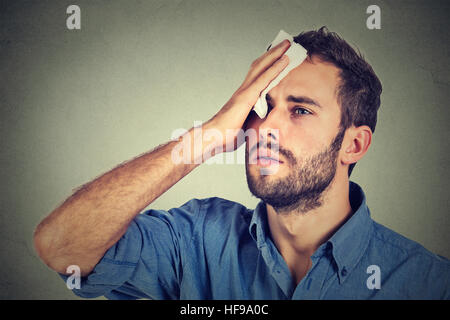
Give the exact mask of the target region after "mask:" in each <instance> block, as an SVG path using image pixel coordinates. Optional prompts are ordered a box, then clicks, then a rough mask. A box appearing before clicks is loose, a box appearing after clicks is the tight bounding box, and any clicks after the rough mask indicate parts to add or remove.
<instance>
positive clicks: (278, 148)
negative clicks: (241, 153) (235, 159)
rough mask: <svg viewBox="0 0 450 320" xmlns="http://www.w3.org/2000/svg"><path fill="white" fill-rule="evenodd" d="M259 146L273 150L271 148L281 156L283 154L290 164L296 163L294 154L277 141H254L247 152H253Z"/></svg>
mask: <svg viewBox="0 0 450 320" xmlns="http://www.w3.org/2000/svg"><path fill="white" fill-rule="evenodd" d="M260 147H262V148H264V149H267V150H270V151H273V149H275V151H276V152H277V153H278V154H281V155H282V156H284V157H285V158H286V160H287V161H288V162H290V163H291V164H293V165H294V164H296V163H297V159H296V158H295V156H294V154H293V153H292V152H291V151H290V150H288V149H285V148H283V147H282V146H280V144H278V143H272V142H267V143H266V142H264V141H262V142H258V143H256V144H255V145H254V146H253V147H252V148H251V149H250V150H249V151H248V154H253V152H255V151H256V150H257V149H259V148H260Z"/></svg>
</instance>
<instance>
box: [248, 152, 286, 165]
mask: <svg viewBox="0 0 450 320" xmlns="http://www.w3.org/2000/svg"><path fill="white" fill-rule="evenodd" d="M252 160H253V161H252V162H251V163H257V164H259V165H261V166H270V165H279V164H281V163H283V161H282V160H280V158H279V154H277V153H274V152H272V151H271V150H267V149H258V150H257V151H256V152H255V156H254V157H253V158H252Z"/></svg>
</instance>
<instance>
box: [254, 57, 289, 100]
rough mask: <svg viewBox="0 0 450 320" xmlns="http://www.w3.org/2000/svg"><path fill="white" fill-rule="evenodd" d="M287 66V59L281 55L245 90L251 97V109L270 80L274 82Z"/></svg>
mask: <svg viewBox="0 0 450 320" xmlns="http://www.w3.org/2000/svg"><path fill="white" fill-rule="evenodd" d="M288 64H289V57H288V56H286V55H283V57H281V58H280V59H279V60H277V61H276V62H275V63H274V64H273V65H272V66H271V67H269V68H268V69H267V70H266V71H264V72H263V73H262V74H261V75H260V76H259V77H258V78H257V79H256V80H255V81H253V83H252V84H251V85H250V86H249V87H248V88H247V91H248V93H249V94H250V95H251V97H250V100H251V101H252V103H253V104H252V105H251V106H252V107H253V105H254V104H255V103H256V100H257V99H258V97H259V96H260V95H261V92H262V91H263V90H264V89H266V88H267V86H268V85H269V84H270V82H271V81H272V80H274V79H275V78H276V77H277V76H278V75H279V74H280V72H281V71H283V69H284V68H286V66H287V65H288Z"/></svg>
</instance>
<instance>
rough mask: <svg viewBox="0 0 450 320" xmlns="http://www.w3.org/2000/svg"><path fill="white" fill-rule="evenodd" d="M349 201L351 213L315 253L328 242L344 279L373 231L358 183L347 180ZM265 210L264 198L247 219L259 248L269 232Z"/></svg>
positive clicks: (340, 277) (340, 280)
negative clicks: (250, 217)
mask: <svg viewBox="0 0 450 320" xmlns="http://www.w3.org/2000/svg"><path fill="white" fill-rule="evenodd" d="M349 188H350V190H349V198H350V204H351V206H352V209H353V211H354V213H353V214H352V216H351V217H350V218H349V219H348V220H347V221H346V222H345V223H344V224H343V225H342V226H341V227H340V228H339V229H338V230H337V231H336V232H335V233H334V235H333V236H332V237H331V238H330V239H329V240H328V241H327V242H326V243H324V244H322V246H320V248H319V249H318V250H317V251H316V253H314V255H316V254H318V253H319V252H320V253H323V252H325V251H326V250H324V248H325V247H326V246H330V244H331V248H332V255H333V258H334V260H335V262H336V265H337V268H338V277H339V282H340V283H343V282H344V281H345V280H346V279H347V278H348V276H349V275H350V273H351V272H352V270H353V269H354V267H355V266H356V264H357V263H358V262H359V260H360V259H361V257H362V255H363V254H364V252H365V250H366V248H367V246H368V244H369V240H370V234H371V232H372V219H371V218H370V211H369V208H368V207H367V205H366V197H365V194H364V192H363V190H362V189H361V187H360V186H359V185H358V184H356V183H355V182H352V181H350V185H349ZM268 228H269V227H268V222H267V210H266V205H265V203H264V202H263V201H260V202H259V203H258V205H257V206H256V208H255V210H254V212H253V216H252V219H251V221H250V226H249V232H250V235H251V236H252V238H253V239H254V240H255V241H256V243H257V246H258V248H261V247H263V246H265V245H266V239H267V234H268V230H269V229H268Z"/></svg>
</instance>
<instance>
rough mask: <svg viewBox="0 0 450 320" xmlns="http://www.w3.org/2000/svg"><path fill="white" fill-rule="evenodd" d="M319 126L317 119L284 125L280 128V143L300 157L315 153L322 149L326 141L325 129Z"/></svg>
mask: <svg viewBox="0 0 450 320" xmlns="http://www.w3.org/2000/svg"><path fill="white" fill-rule="evenodd" d="M300 122H301V121H300ZM321 128H322V127H321V125H320V122H319V121H304V122H303V123H296V124H295V125H288V126H285V127H283V129H282V130H281V134H280V145H281V147H284V148H285V149H288V150H290V151H291V152H293V153H294V154H295V155H296V156H297V157H300V158H303V157H305V156H308V155H310V154H315V153H317V152H319V151H321V150H322V149H323V146H324V145H325V143H324V141H326V134H325V130H323V129H321Z"/></svg>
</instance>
